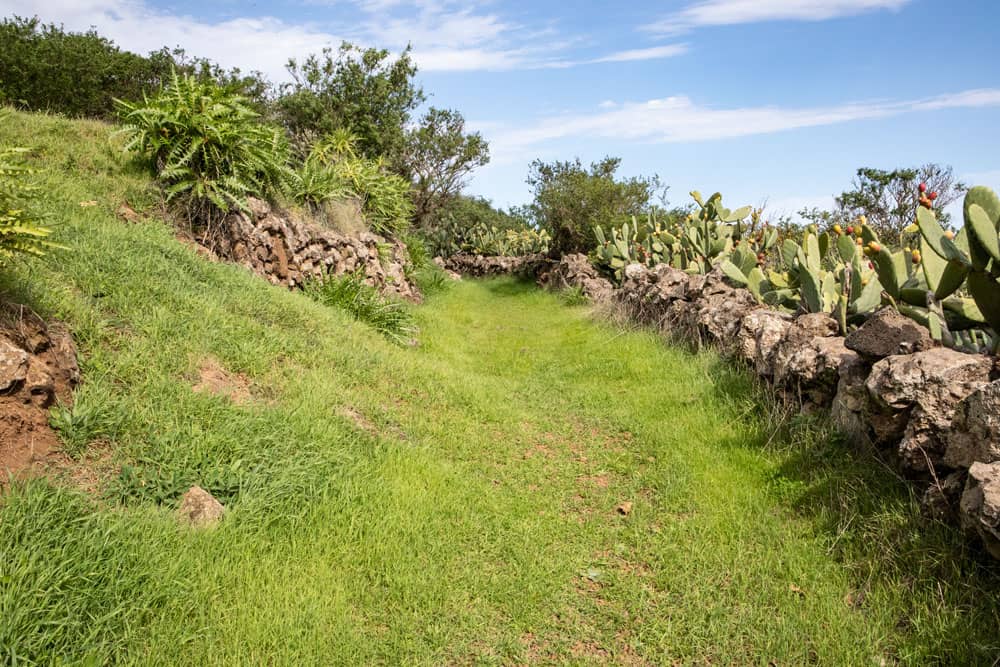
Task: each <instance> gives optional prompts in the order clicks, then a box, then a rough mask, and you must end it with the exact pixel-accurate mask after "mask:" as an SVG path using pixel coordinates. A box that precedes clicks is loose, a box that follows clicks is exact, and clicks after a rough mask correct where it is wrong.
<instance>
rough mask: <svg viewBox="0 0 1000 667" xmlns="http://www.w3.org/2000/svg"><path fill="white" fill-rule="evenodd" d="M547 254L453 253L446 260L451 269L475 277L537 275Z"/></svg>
mask: <svg viewBox="0 0 1000 667" xmlns="http://www.w3.org/2000/svg"><path fill="white" fill-rule="evenodd" d="M547 263H548V260H547V259H546V258H545V255H541V254H539V255H525V256H524V257H501V256H487V255H468V254H460V255H452V256H451V257H448V258H446V259H445V261H444V266H445V268H446V269H448V270H449V271H454V272H455V273H460V274H462V275H464V276H472V277H473V278H485V277H488V276H509V275H523V276H528V277H532V278H533V277H535V276H537V275H538V274H539V273H540V272H541V271H542V270H543V269H544V268H545V266H546V264H547Z"/></svg>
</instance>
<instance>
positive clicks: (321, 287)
mask: <svg viewBox="0 0 1000 667" xmlns="http://www.w3.org/2000/svg"><path fill="white" fill-rule="evenodd" d="M305 291H306V294H308V295H309V296H310V297H312V298H313V299H314V300H315V301H317V302H319V303H321V304H323V305H324V306H329V307H331V308H339V309H341V310H343V311H344V312H347V313H349V314H350V315H351V317H353V318H354V319H356V320H358V321H360V322H364V323H365V324H367V325H368V326H370V327H371V328H372V329H374V330H375V331H377V332H379V333H380V334H382V335H383V336H385V337H386V339H388V340H390V341H392V342H393V343H395V344H397V345H406V344H409V343H410V342H411V341H412V340H413V337H414V336H415V335H416V333H417V325H416V322H415V320H414V319H413V315H412V313H410V311H409V309H408V308H407V306H406V305H405V304H403V303H401V302H399V301H394V300H393V299H390V298H388V297H385V296H382V295H381V294H379V292H378V290H376V289H375V288H373V287H371V286H370V285H366V284H365V282H364V276H363V275H362V274H361V272H355V273H352V274H349V275H346V276H340V277H336V278H333V277H331V278H327V279H326V280H323V281H316V282H313V283H311V284H309V285H307V286H306V290H305Z"/></svg>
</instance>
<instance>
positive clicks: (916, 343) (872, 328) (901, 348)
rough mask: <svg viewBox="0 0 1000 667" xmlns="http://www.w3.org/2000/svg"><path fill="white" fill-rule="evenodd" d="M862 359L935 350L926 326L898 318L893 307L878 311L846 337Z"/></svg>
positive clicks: (848, 346)
mask: <svg viewBox="0 0 1000 667" xmlns="http://www.w3.org/2000/svg"><path fill="white" fill-rule="evenodd" d="M845 345H847V348H848V349H849V350H854V351H855V352H857V353H858V354H860V355H861V356H862V357H864V358H865V359H868V360H871V361H878V360H879V359H884V358H886V357H891V356H893V355H898V354H913V353H914V352H923V351H924V350H929V349H931V348H933V347H935V344H934V339H933V338H931V335H930V332H928V331H927V328H926V327H923V326H920V325H919V324H917V323H916V322H914V321H913V320H911V319H910V318H908V317H906V316H904V315H901V314H900V313H899V311H897V310H896V309H895V308H891V307H887V308H883V309H882V310H879V311H878V312H876V313H875V314H873V315H872V316H871V317H869V318H868V320H867V321H866V322H865V323H864V324H862V325H861V326H860V327H858V328H857V329H855V330H854V331H852V332H851V333H850V335H848V336H847V341H846V342H845Z"/></svg>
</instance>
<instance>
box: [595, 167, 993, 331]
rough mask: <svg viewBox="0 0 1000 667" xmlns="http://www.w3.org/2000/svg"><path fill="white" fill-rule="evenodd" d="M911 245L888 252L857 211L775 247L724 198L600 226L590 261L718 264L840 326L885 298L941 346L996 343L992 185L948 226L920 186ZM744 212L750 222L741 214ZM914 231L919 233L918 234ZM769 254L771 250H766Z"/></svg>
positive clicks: (773, 298)
mask: <svg viewBox="0 0 1000 667" xmlns="http://www.w3.org/2000/svg"><path fill="white" fill-rule="evenodd" d="M921 188H922V189H921V200H920V207H919V208H918V210H917V215H916V223H915V224H914V225H913V226H912V227H911V228H909V229H907V230H906V234H907V236H908V237H910V238H912V243H911V246H912V247H905V246H904V247H903V248H900V249H896V250H891V249H889V248H888V247H886V246H885V245H884V244H883V243H882V242H881V241H880V240H879V238H878V235H877V234H876V233H875V231H874V230H873V229H872V228H871V227H870V226H869V225H868V224H867V221H866V220H865V219H864V217H863V216H862V217H861V218H860V219H859V220H858V221H857V222H856V223H855V224H852V225H849V226H847V228H846V229H844V228H842V227H841V226H840V225H834V226H833V227H831V228H830V229H829V230H826V231H823V232H821V231H820V230H819V229H818V228H817V227H816V226H814V225H813V226H810V227H807V228H806V229H805V230H804V231H803V232H802V236H801V237H800V238H798V239H797V240H796V239H792V238H787V239H785V240H784V241H783V242H782V244H781V246H780V248H778V247H776V246H777V241H778V232H777V230H776V229H774V228H769V227H768V226H767V225H762V224H761V223H760V214H759V212H755V211H751V210H750V209H749V207H744V208H741V209H738V210H736V211H730V210H729V209H727V208H725V207H723V206H722V197H721V195H719V194H715V195H712V197H710V198H709V199H708V201H704V200H703V199H702V197H701V195H700V194H699V193H697V192H693V193H691V194H692V196H693V197H694V200H695V202H697V204H698V207H699V208H698V210H696V211H695V212H694V213H692V214H691V215H689V216H688V218H687V219H686V220H684V221H681V222H678V223H675V224H673V225H670V226H668V227H664V226H662V225H660V224H658V223H657V222H656V221H655V220H653V219H650V220H649V221H647V222H646V223H645V224H644V225H640V224H639V223H638V222H637V221H635V220H633V222H632V223H631V224H626V225H623V226H622V227H621V228H620V229H612V230H611V232H610V235H609V236H606V235H605V233H604V231H603V230H602V229H600V228H598V229H596V230H595V231H596V234H597V238H598V241H599V242H600V245H599V247H598V248H597V250H596V252H595V259H596V262H597V263H598V264H599V265H602V266H604V267H606V268H608V269H610V270H611V271H613V272H614V273H615V274H616V276H617V277H619V278H620V277H621V272H622V271H623V269H624V267H625V266H626V265H628V264H631V263H640V264H644V265H647V266H654V265H656V264H661V263H662V264H669V265H670V266H673V267H674V268H678V269H682V270H685V271H688V272H691V273H705V272H707V271H710V270H711V269H712V268H714V267H718V268H719V269H720V270H721V271H722V272H723V273H724V274H725V275H726V276H727V277H728V278H729V279H730V280H731V281H733V282H734V283H737V284H739V285H742V286H744V287H746V288H747V289H748V290H750V292H752V293H753V294H754V296H756V297H757V299H758V300H759V301H761V302H762V303H765V304H768V305H770V306H772V307H774V308H778V309H782V310H785V311H787V312H826V313H830V314H831V315H832V316H833V317H834V318H835V319H836V320H837V322H838V324H839V325H840V329H841V331H842V332H843V333H844V334H846V333H847V332H848V331H849V330H850V329H851V328H853V327H854V326H856V325H859V324H861V323H862V322H864V320H865V319H866V318H867V317H868V316H869V315H870V314H871V313H873V312H874V311H876V310H877V309H879V308H881V307H882V306H885V305H890V306H893V307H895V308H896V309H897V310H898V311H899V312H900V313H902V314H903V315H906V316H907V317H909V318H911V319H913V320H914V321H916V322H919V323H920V324H922V325H923V326H925V327H927V329H928V330H929V331H930V333H931V335H932V336H933V337H934V338H935V339H936V340H939V341H941V342H942V343H943V344H945V345H949V346H953V347H962V348H970V349H976V350H979V349H984V348H989V347H993V348H996V347H998V346H1000V335H997V332H1000V198H998V197H997V195H996V194H995V193H994V192H993V191H992V190H990V189H989V188H984V187H977V188H973V189H971V190H970V191H969V192H968V193H967V195H966V198H965V206H964V217H965V225H964V227H963V228H962V229H961V230H960V231H958V233H957V234H956V233H954V232H952V231H949V230H945V229H943V228H942V227H941V225H940V224H939V223H938V221H937V219H936V218H935V215H934V212H933V207H932V206H931V204H932V202H933V201H934V199H935V198H936V193H933V192H932V193H927V192H926V187H925V186H923V185H921ZM748 217H749V218H750V220H749V222H748V221H747V218H748ZM917 232H919V234H918V233H917ZM772 249H773V250H775V252H770V251H771V250H772Z"/></svg>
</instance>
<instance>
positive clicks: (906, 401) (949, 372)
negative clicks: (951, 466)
mask: <svg viewBox="0 0 1000 667" xmlns="http://www.w3.org/2000/svg"><path fill="white" fill-rule="evenodd" d="M992 365H993V364H992V362H991V361H990V360H989V359H987V358H986V357H982V356H978V355H972V354H964V353H962V352H958V351H956V350H951V349H948V348H935V349H932V350H925V351H923V352H918V353H916V354H908V355H897V356H892V357H886V358H885V359H883V360H881V361H879V362H877V363H876V364H875V365H874V366H873V367H872V372H871V374H870V375H869V376H868V380H867V381H866V383H865V387H866V389H867V391H868V397H869V401H868V408H869V409H868V413H867V415H866V416H867V418H868V420H869V422H870V424H871V426H872V430H873V433H874V436H875V441H876V443H878V444H881V445H884V446H891V445H894V444H896V443H898V445H897V451H898V453H899V456H900V464H901V467H902V468H903V470H904V471H906V472H910V473H916V474H925V473H928V472H931V471H932V470H933V469H934V468H936V467H937V466H938V465H940V464H941V463H942V462H943V461H942V457H943V455H944V452H945V448H946V442H947V434H948V430H949V428H950V427H951V421H952V419H953V418H954V416H955V410H956V408H957V407H958V405H959V403H960V402H961V401H962V400H964V399H965V398H966V397H967V396H969V395H970V394H971V393H972V392H974V391H976V390H977V389H979V388H980V387H982V386H983V385H985V384H987V383H988V382H989V376H990V370H991V368H992Z"/></svg>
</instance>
